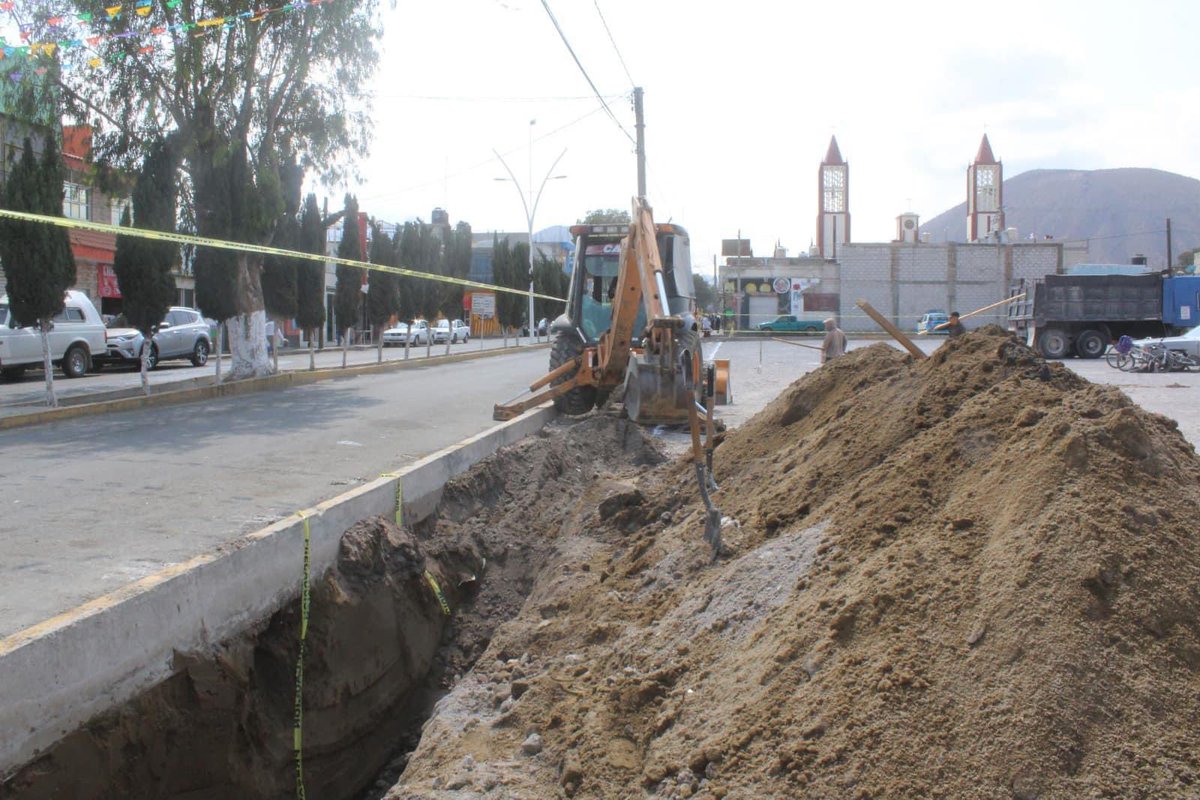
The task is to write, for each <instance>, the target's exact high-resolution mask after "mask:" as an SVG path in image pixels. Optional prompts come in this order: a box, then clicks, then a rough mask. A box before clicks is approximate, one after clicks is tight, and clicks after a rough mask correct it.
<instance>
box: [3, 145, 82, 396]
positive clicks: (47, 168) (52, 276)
mask: <svg viewBox="0 0 1200 800" xmlns="http://www.w3.org/2000/svg"><path fill="white" fill-rule="evenodd" d="M62 193H63V169H62V159H61V158H60V157H59V154H58V147H57V146H56V144H55V142H54V139H53V138H48V139H46V142H45V144H44V145H43V148H42V158H41V161H40V162H39V161H38V160H37V159H36V158H35V156H34V154H33V144H32V142H31V141H30V140H29V138H28V137H26V139H25V141H24V149H23V151H22V153H21V157H20V159H18V160H17V162H16V164H15V165H13V167H12V170H11V171H10V172H9V174H8V179H7V182H6V183H5V187H4V200H5V203H4V205H5V207H7V208H10V209H12V210H14V211H31V212H33V213H36V214H46V215H49V216H56V217H57V216H62V202H63V194H62ZM0 223H2V227H0V263H3V265H4V274H5V278H6V279H7V287H6V288H7V292H8V304H9V311H10V313H11V314H12V315H13V319H14V320H15V322H16V323H17V324H18V325H21V326H32V327H33V328H35V329H37V331H38V332H39V333H40V334H41V338H42V368H43V369H44V370H45V373H46V402H47V404H49V405H50V406H51V407H56V406H57V405H58V398H57V397H56V396H55V394H54V371H53V369H52V366H51V363H50V338H49V335H50V329H51V328H53V327H54V315H55V314H57V313H59V312H60V311H62V309H63V301H64V299H65V295H66V291H67V289H68V288H70V286H71V284H73V283H74V282H75V258H74V257H73V256H72V255H71V245H70V242H69V240H68V239H67V231H66V229H64V228H58V227H55V226H53V225H50V224H45V223H39V224H31V223H25V222H18V221H15V220H3V221H0ZM71 355H75V356H76V357H77V358H78V357H79V355H80V354H72V353H68V354H67V355H64V357H63V371H64V373H65V374H67V375H71V374H72V373H71V371H70V370H71V369H72V368H71V367H70V366H69V363H70V362H68V357H69V356H71ZM82 357H83V358H84V367H85V369H86V367H87V366H88V365H89V364H90V360H89V359H88V354H87V353H86V352H85V353H82ZM76 363H78V362H76Z"/></svg>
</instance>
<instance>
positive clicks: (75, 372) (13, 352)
mask: <svg viewBox="0 0 1200 800" xmlns="http://www.w3.org/2000/svg"><path fill="white" fill-rule="evenodd" d="M104 352H105V343H104V321H103V320H102V319H100V314H99V313H97V311H96V307H95V306H94V305H92V301H91V300H90V299H88V296H87V295H86V294H84V293H83V292H79V291H75V290H74V289H71V290H68V291H67V294H66V298H65V300H64V305H63V310H62V311H60V312H59V313H58V314H57V315H55V317H54V327H53V328H52V329H51V330H50V361H51V362H52V363H53V364H54V365H55V366H57V367H60V368H61V369H62V371H63V375H65V376H67V377H68V378H79V377H82V376H83V375H85V374H87V371H88V370H89V369H91V368H92V354H93V353H95V354H103V353H104ZM41 365H42V337H41V334H40V333H38V331H36V330H34V329H33V328H18V327H16V322H15V321H14V320H13V317H12V313H11V312H10V310H9V307H8V295H4V296H2V297H0V375H2V376H3V377H5V378H16V377H18V376H20V374H21V373H22V372H24V371H25V368H26V367H30V366H33V367H40V366H41Z"/></svg>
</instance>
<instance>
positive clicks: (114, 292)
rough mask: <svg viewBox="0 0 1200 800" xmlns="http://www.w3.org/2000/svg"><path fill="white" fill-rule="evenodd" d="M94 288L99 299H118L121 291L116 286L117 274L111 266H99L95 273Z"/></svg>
mask: <svg viewBox="0 0 1200 800" xmlns="http://www.w3.org/2000/svg"><path fill="white" fill-rule="evenodd" d="M96 283H97V284H98V286H97V287H96V288H97V290H98V293H99V295H100V296H101V297H120V296H121V289H120V287H119V286H117V273H116V272H114V271H113V268H112V264H101V265H100V269H98V270H97V271H96Z"/></svg>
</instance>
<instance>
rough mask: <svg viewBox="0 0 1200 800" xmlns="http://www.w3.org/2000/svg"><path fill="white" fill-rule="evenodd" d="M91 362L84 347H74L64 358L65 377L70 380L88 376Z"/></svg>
mask: <svg viewBox="0 0 1200 800" xmlns="http://www.w3.org/2000/svg"><path fill="white" fill-rule="evenodd" d="M89 361H90V359H89V358H88V352H87V350H86V349H85V348H84V347H83V346H81V345H77V344H76V345H72V346H71V347H70V348H68V349H67V352H66V353H65V354H64V355H63V358H62V371H63V375H65V376H66V377H68V378H82V377H83V376H84V375H86V374H87V371H88V364H89Z"/></svg>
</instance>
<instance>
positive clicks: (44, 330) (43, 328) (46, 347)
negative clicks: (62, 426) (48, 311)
mask: <svg viewBox="0 0 1200 800" xmlns="http://www.w3.org/2000/svg"><path fill="white" fill-rule="evenodd" d="M50 324H51V323H50V320H48V319H44V320H42V321H41V324H40V325H39V326H38V327H39V328H40V331H39V332H40V333H41V335H42V369H43V370H45V371H46V405H48V406H50V407H51V408H58V397H57V396H55V394H54V365H53V364H51V363H50V331H49V328H50Z"/></svg>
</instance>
